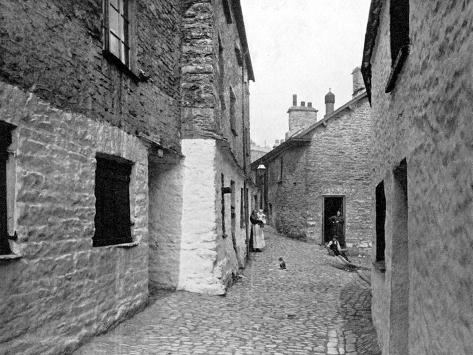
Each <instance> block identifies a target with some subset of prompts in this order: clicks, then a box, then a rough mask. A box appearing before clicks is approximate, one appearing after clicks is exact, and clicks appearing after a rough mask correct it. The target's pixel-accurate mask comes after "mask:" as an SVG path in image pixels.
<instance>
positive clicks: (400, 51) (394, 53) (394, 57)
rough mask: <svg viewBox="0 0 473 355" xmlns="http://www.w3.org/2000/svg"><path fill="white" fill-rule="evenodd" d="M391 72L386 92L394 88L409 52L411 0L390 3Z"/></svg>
mask: <svg viewBox="0 0 473 355" xmlns="http://www.w3.org/2000/svg"><path fill="white" fill-rule="evenodd" d="M389 10H390V41H391V66H392V70H391V74H390V76H389V80H388V83H387V85H386V90H385V91H386V92H387V93H388V92H391V91H392V90H393V89H394V86H395V83H396V79H397V77H398V75H399V73H400V71H401V69H402V66H403V64H404V62H405V60H406V58H407V56H408V54H409V0H396V1H391V3H390V9H389Z"/></svg>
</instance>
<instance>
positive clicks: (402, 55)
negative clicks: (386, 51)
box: [384, 45, 409, 93]
mask: <svg viewBox="0 0 473 355" xmlns="http://www.w3.org/2000/svg"><path fill="white" fill-rule="evenodd" d="M408 55H409V45H405V46H403V47H401V49H400V50H399V53H398V54H397V57H396V61H395V62H394V65H393V67H392V69H391V74H390V75H389V79H388V83H387V84H386V89H385V91H384V92H385V93H390V92H391V91H393V90H394V87H395V86H396V80H397V77H398V76H399V73H400V72H401V70H402V67H403V66H404V62H405V61H406V59H407V56H408Z"/></svg>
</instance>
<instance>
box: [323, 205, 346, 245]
mask: <svg viewBox="0 0 473 355" xmlns="http://www.w3.org/2000/svg"><path fill="white" fill-rule="evenodd" d="M337 211H340V214H341V216H342V217H343V219H344V220H345V209H344V196H325V197H324V205H323V228H322V236H323V242H324V243H328V242H329V241H330V240H331V239H332V233H331V231H332V228H331V225H330V221H329V218H330V217H332V216H336V215H337ZM339 242H340V245H341V246H342V247H343V246H345V224H343V236H342V240H340V241H339Z"/></svg>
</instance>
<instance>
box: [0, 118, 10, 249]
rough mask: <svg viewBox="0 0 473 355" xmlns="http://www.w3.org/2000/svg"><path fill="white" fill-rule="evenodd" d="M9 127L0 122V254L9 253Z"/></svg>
mask: <svg viewBox="0 0 473 355" xmlns="http://www.w3.org/2000/svg"><path fill="white" fill-rule="evenodd" d="M11 142H12V140H11V127H10V126H9V125H7V124H3V123H2V122H0V255H6V254H11V249H10V245H9V243H8V227H7V221H8V217H7V213H8V209H7V160H8V151H7V150H8V146H9V145H10V144H11Z"/></svg>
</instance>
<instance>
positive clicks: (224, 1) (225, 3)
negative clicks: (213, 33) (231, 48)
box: [222, 0, 232, 24]
mask: <svg viewBox="0 0 473 355" xmlns="http://www.w3.org/2000/svg"><path fill="white" fill-rule="evenodd" d="M229 1H231V0H222V4H223V13H224V14H225V20H226V21H227V23H228V24H230V23H232V12H231V10H230V4H229V3H228V2H229Z"/></svg>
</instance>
